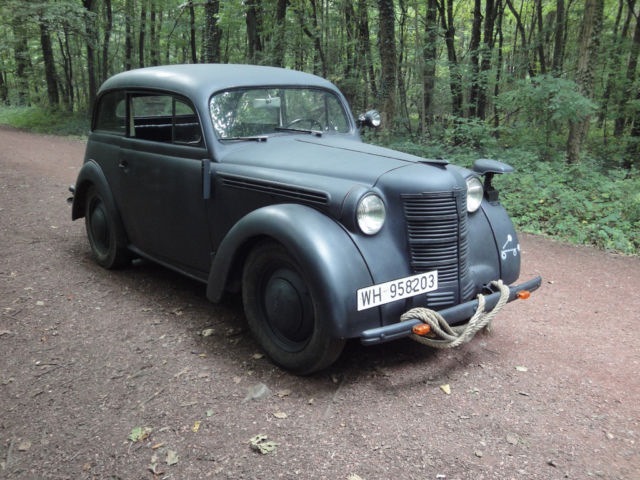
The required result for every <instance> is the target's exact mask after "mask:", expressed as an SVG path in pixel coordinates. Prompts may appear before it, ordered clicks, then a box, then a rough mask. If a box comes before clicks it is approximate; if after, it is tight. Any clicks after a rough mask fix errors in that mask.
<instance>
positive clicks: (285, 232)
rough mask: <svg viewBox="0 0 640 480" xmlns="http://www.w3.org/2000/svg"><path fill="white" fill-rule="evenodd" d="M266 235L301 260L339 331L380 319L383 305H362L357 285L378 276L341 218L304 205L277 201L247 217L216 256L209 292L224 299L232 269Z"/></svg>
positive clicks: (325, 315) (355, 331) (352, 331)
mask: <svg viewBox="0 0 640 480" xmlns="http://www.w3.org/2000/svg"><path fill="white" fill-rule="evenodd" d="M265 237H267V238H270V239H273V240H275V241H277V242H280V243H281V244H282V245H283V246H284V247H285V248H286V249H287V250H288V252H289V253H290V254H291V255H292V257H293V258H294V259H295V260H296V261H297V262H298V263H299V265H300V266H301V268H302V269H303V271H304V274H305V276H306V279H307V280H308V281H309V283H311V284H312V285H313V287H314V289H315V290H316V291H317V292H318V293H319V296H320V298H319V299H318V303H319V305H318V307H319V316H320V317H321V318H322V319H324V320H326V321H329V322H330V323H331V331H332V333H333V335H335V336H336V337H340V338H349V337H356V336H359V334H360V332H362V331H363V330H365V329H367V328H371V326H373V325H380V315H379V313H378V309H370V310H365V311H361V312H358V311H357V304H356V290H357V289H358V288H361V287H363V286H366V285H370V284H371V283H372V277H371V274H370V273H369V269H368V268H367V265H366V263H365V261H364V259H363V258H362V255H361V254H360V252H359V251H358V248H357V247H356V245H355V244H354V242H353V240H352V239H351V237H350V236H349V235H348V234H347V233H346V232H345V230H344V229H343V227H342V226H341V225H340V224H339V223H337V222H336V221H334V220H333V219H331V218H330V217H327V216H326V215H324V214H322V213H320V212H319V211H317V210H314V209H313V208H310V207H306V206H304V205H296V204H280V205H271V206H267V207H263V208H260V209H258V210H254V211H253V212H251V213H249V214H247V215H246V216H244V217H243V218H241V219H240V220H239V221H238V222H237V223H236V224H235V225H234V226H233V228H231V230H229V232H228V233H227V235H226V236H225V238H224V239H223V241H222V242H221V244H220V248H219V249H218V251H217V253H216V256H215V258H214V260H213V262H212V266H211V271H210V274H209V281H208V286H207V298H209V299H210V300H211V301H214V302H216V301H219V300H220V298H221V297H222V294H223V293H224V290H225V287H226V285H227V281H228V279H229V278H230V276H231V275H232V274H233V273H234V272H232V270H233V269H241V268H242V265H243V262H244V258H245V256H246V255H247V254H248V251H249V250H250V247H251V245H252V244H253V243H254V242H255V241H257V240H259V239H261V238H265ZM236 273H237V272H236Z"/></svg>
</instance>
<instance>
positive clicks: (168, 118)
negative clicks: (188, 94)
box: [130, 94, 202, 146]
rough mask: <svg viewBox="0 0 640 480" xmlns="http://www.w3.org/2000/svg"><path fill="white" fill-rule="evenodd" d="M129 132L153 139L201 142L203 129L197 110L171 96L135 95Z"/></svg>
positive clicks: (182, 142) (165, 141) (187, 143)
mask: <svg viewBox="0 0 640 480" xmlns="http://www.w3.org/2000/svg"><path fill="white" fill-rule="evenodd" d="M130 135H131V136H132V137H135V138H140V139H143V140H150V141H153V142H162V143H175V144H181V145H194V146H199V145H202V130H201V128H200V121H199V120H198V116H197V115H196V112H195V110H194V109H193V107H192V106H191V104H189V103H188V102H187V101H186V100H183V99H181V98H176V97H174V96H172V95H164V94H160V95H156V94H133V95H132V96H131V132H130Z"/></svg>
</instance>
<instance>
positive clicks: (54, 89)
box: [40, 19, 60, 108]
mask: <svg viewBox="0 0 640 480" xmlns="http://www.w3.org/2000/svg"><path fill="white" fill-rule="evenodd" d="M40 46H41V47H42V60H43V61H44V76H45V79H46V81H47V97H48V99H49V106H50V107H51V108H58V104H59V103H60V96H59V94H58V76H57V75H56V64H55V62H54V58H53V48H52V46H51V35H49V29H48V27H47V25H46V24H45V23H44V19H41V20H40Z"/></svg>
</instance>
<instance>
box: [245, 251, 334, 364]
mask: <svg viewBox="0 0 640 480" xmlns="http://www.w3.org/2000/svg"><path fill="white" fill-rule="evenodd" d="M242 300H243V304H244V310H245V314H246V316H247V323H248V325H249V329H250V330H251V332H252V333H253V335H254V337H255V338H256V340H257V341H258V343H260V345H261V346H262V348H264V350H265V351H266V352H267V354H268V355H269V357H271V359H272V360H273V361H274V362H275V363H276V364H278V365H280V366H281V367H283V368H285V369H286V370H289V371H291V372H293V373H296V374H299V375H308V374H310V373H313V372H316V371H318V370H322V369H323V368H326V367H328V366H329V365H331V364H332V363H333V362H334V361H335V360H336V359H337V358H338V357H339V356H340V353H341V352H342V349H343V348H344V344H345V340H343V339H339V338H335V337H333V336H332V335H331V333H330V332H329V325H328V322H327V321H326V320H325V319H321V318H318V304H317V296H316V295H314V292H313V288H312V286H311V285H310V284H309V282H308V281H307V277H306V276H305V272H303V270H302V268H301V267H300V265H299V264H298V263H297V262H296V261H295V260H294V259H293V258H292V257H291V256H290V255H289V253H288V252H287V251H286V250H285V248H284V247H283V246H282V245H280V244H277V243H273V242H266V243H262V244H260V245H258V246H257V247H256V248H254V249H253V251H252V252H251V253H250V255H249V257H248V258H247V261H246V263H245V267H244V271H243V276H242Z"/></svg>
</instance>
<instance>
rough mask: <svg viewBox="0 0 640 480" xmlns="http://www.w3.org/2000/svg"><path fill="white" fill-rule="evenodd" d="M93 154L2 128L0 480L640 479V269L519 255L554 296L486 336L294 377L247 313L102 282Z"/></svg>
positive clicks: (541, 247) (175, 286)
mask: <svg viewBox="0 0 640 480" xmlns="http://www.w3.org/2000/svg"><path fill="white" fill-rule="evenodd" d="M83 148H84V144H83V142H81V141H73V140H67V139H60V138H56V137H49V136H39V135H32V134H27V133H23V132H18V131H15V130H11V129H8V128H2V127H0V226H1V229H0V478H7V479H49V478H51V479H94V478H98V479H102V478H105V479H107V478H108V479H153V478H167V479H169V478H170V479H201V478H202V479H204V478H216V479H218V478H220V479H254V478H255V479H274V478H286V479H331V480H336V479H343V480H347V479H351V480H356V479H364V480H374V479H448V480H451V479H473V480H478V479H561V478H570V479H587V478H604V479H632V480H637V479H640V418H639V417H640V406H639V400H640V380H639V378H638V374H639V371H640V335H639V333H640V326H639V321H640V314H639V312H640V295H639V294H638V288H639V287H640V259H639V258H629V257H622V256H618V255H612V254H608V253H604V252H600V251H596V250H593V249H590V248H579V247H573V246H567V245H563V244H560V243H556V242H554V241H551V240H548V239H544V238H539V237H534V236H523V238H521V241H522V245H523V262H524V263H523V272H522V278H529V277H531V276H533V275H537V274H540V275H542V276H543V278H544V284H543V288H542V289H540V290H539V291H538V292H536V294H535V295H534V296H533V297H532V298H531V299H530V300H529V301H526V302H522V301H521V302H515V303H512V304H510V305H508V306H507V307H506V308H505V310H504V311H503V312H502V313H501V315H500V316H499V317H498V318H497V319H496V320H495V321H494V328H493V332H492V333H491V334H488V335H483V336H481V337H480V338H476V339H475V340H474V341H473V342H472V343H470V344H468V345H466V346H463V347H461V348H458V349H455V350H451V351H431V350H428V349H426V348H425V347H422V346H420V345H418V344H416V343H413V342H411V341H410V340H407V341H402V342H396V343H392V344H387V345H382V346H378V347H369V348H364V347H362V346H360V345H359V344H358V343H357V342H354V343H353V344H350V345H348V347H347V349H346V351H345V353H344V355H343V356H342V357H341V359H340V361H339V362H338V364H337V365H335V366H334V367H332V368H331V369H330V370H329V371H326V372H322V373H320V374H317V375H315V376H312V377H310V378H297V377H294V376H291V375H289V374H287V373H285V372H283V371H281V370H279V369H277V368H275V367H273V366H272V364H271V363H270V362H269V360H268V359H266V358H264V357H263V356H262V355H261V354H260V351H259V349H258V347H257V346H256V344H255V343H254V342H253V340H252V339H251V337H250V335H249V334H248V333H247V332H245V331H244V327H243V313H242V308H241V306H240V304H239V302H238V301H237V299H230V300H228V301H227V302H226V303H225V304H223V305H212V304H210V303H208V302H207V301H206V299H205V296H204V293H205V292H204V287H203V286H202V285H200V284H198V283H194V282H192V281H190V280H187V279H184V278H181V277H179V276H177V275H175V274H173V273H171V272H168V271H166V270H164V269H162V268H160V267H156V266H154V265H150V264H139V265H135V266H133V267H132V268H129V269H126V270H123V271H118V272H110V271H105V270H102V269H100V268H99V267H98V266H97V265H95V264H94V263H93V262H92V260H91V259H90V256H89V249H88V244H87V241H86V239H85V235H84V224H83V223H82V222H75V223H72V222H71V221H70V213H69V207H68V206H67V205H66V203H65V199H66V197H67V191H66V189H67V186H68V184H70V183H73V182H74V180H75V175H76V172H77V170H78V168H79V166H80V163H81V160H82V155H83ZM444 385H449V388H450V394H446V393H445V392H444V391H443V389H442V388H441V387H442V386H444ZM261 386H266V387H267V388H268V389H269V391H268V392H267V394H266V396H263V397H262V398H257V399H252V398H251V396H252V392H253V394H255V395H257V396H258V397H259V396H260V395H259V393H260V392H259V390H260V388H258V387H261ZM138 427H139V428H138ZM258 434H263V435H266V437H267V439H266V440H264V441H262V442H261V445H262V446H263V447H264V446H269V445H268V444H267V442H269V441H272V442H275V444H277V445H272V446H274V447H275V449H274V450H273V451H270V452H268V453H265V454H261V453H259V452H258V451H256V450H254V449H252V447H251V445H250V442H249V440H250V439H252V438H254V437H255V436H256V435H258ZM130 436H131V439H130V438H129V437H130ZM133 440H136V441H133Z"/></svg>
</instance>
